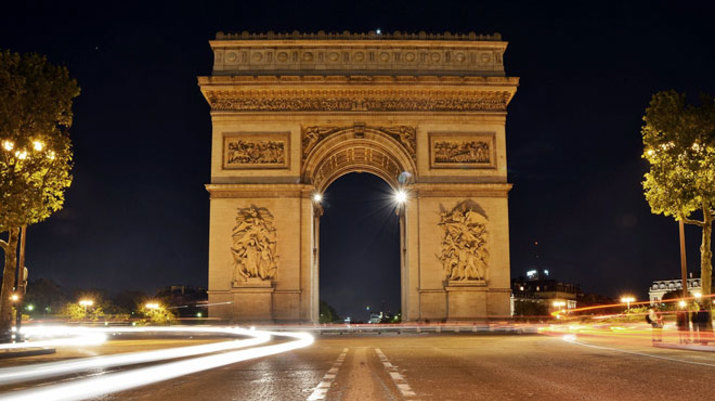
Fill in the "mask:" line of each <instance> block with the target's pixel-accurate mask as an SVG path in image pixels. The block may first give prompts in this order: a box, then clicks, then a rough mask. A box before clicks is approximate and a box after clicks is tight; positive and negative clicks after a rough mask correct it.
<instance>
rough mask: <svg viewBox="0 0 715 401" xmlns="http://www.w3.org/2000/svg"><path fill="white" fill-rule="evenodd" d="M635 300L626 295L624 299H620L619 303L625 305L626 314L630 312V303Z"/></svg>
mask: <svg viewBox="0 0 715 401" xmlns="http://www.w3.org/2000/svg"><path fill="white" fill-rule="evenodd" d="M635 301H636V298H635V297H633V296H630V295H626V296H624V297H621V303H625V304H626V313H628V311H630V310H631V302H635Z"/></svg>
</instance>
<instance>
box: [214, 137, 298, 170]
mask: <svg viewBox="0 0 715 401" xmlns="http://www.w3.org/2000/svg"><path fill="white" fill-rule="evenodd" d="M288 141H289V137H288V134H287V133H278V134H272V133H271V134H265V133H264V134H260V135H259V134H232V135H227V136H225V137H224V143H223V168H225V169H233V168H287V167H288Z"/></svg>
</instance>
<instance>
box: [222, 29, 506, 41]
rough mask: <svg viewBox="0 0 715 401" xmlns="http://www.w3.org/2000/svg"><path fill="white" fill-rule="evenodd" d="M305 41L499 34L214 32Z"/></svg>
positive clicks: (472, 37) (466, 37) (243, 37)
mask: <svg viewBox="0 0 715 401" xmlns="http://www.w3.org/2000/svg"><path fill="white" fill-rule="evenodd" d="M305 39H317V40H375V39H379V40H385V39H387V40H390V39H397V40H468V41H475V40H479V41H483V40H489V41H499V40H501V34H500V33H492V34H477V33H475V32H468V33H451V32H443V33H427V32H425V31H419V32H406V31H405V32H402V31H394V32H384V33H382V32H381V33H377V31H370V32H350V31H343V32H325V31H318V32H300V31H293V32H273V31H268V32H259V33H255V32H248V31H243V32H236V33H225V32H221V31H219V32H216V40H305Z"/></svg>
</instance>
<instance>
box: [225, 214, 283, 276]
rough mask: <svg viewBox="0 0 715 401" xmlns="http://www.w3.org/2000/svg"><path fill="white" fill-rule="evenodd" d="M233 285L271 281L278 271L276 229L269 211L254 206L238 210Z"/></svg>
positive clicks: (233, 250)
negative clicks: (250, 281)
mask: <svg viewBox="0 0 715 401" xmlns="http://www.w3.org/2000/svg"><path fill="white" fill-rule="evenodd" d="M232 237H233V245H232V246H231V253H232V255H233V261H234V268H233V281H234V285H240V284H241V283H242V282H243V283H245V282H247V281H249V280H251V279H253V280H272V279H274V278H275V276H276V270H277V269H278V255H277V254H276V242H277V241H276V229H275V228H274V227H273V215H272V214H271V213H270V212H269V211H268V209H266V208H259V207H256V206H253V205H251V206H250V207H247V208H242V209H238V215H237V216H236V226H235V227H234V228H233V234H232Z"/></svg>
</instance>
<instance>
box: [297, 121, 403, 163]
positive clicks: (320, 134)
mask: <svg viewBox="0 0 715 401" xmlns="http://www.w3.org/2000/svg"><path fill="white" fill-rule="evenodd" d="M348 130H353V131H355V132H358V131H376V132H380V133H383V134H386V135H388V136H390V137H392V138H393V139H395V140H396V141H397V142H399V143H400V144H401V145H402V146H403V147H404V148H405V150H407V153H409V155H410V157H412V160H416V158H417V135H416V131H415V128H414V127H408V126H404V125H399V126H395V127H365V126H354V127H306V128H305V129H304V130H303V139H302V145H303V160H305V159H306V158H307V157H308V155H309V154H310V152H312V151H313V149H315V146H316V145H317V144H318V143H319V142H320V141H322V140H323V139H325V138H327V137H328V136H330V135H332V134H335V133H339V132H345V131H348Z"/></svg>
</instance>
